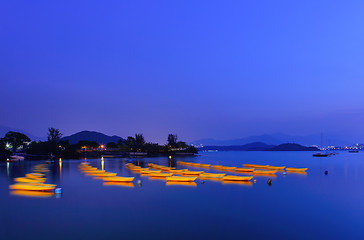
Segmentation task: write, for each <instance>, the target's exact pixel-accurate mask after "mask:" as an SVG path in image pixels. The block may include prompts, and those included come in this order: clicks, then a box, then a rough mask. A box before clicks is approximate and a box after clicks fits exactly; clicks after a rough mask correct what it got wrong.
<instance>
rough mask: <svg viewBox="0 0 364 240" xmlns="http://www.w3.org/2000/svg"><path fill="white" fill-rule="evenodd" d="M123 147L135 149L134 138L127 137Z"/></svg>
mask: <svg viewBox="0 0 364 240" xmlns="http://www.w3.org/2000/svg"><path fill="white" fill-rule="evenodd" d="M125 145H126V146H127V147H128V148H135V138H133V137H130V136H129V137H128V138H127V139H126V140H125Z"/></svg>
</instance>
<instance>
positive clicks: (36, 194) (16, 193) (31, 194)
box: [10, 190, 55, 198]
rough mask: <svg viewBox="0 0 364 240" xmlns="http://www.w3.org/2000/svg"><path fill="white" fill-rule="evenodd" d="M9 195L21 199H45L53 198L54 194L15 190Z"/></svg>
mask: <svg viewBox="0 0 364 240" xmlns="http://www.w3.org/2000/svg"><path fill="white" fill-rule="evenodd" d="M10 195H14V196H22V197H38V198H47V197H53V196H54V195H55V194H54V193H53V192H39V191H26V190H15V191H10Z"/></svg>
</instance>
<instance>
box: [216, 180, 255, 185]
mask: <svg viewBox="0 0 364 240" xmlns="http://www.w3.org/2000/svg"><path fill="white" fill-rule="evenodd" d="M222 184H235V185H244V186H253V183H252V182H250V181H227V180H224V181H222Z"/></svg>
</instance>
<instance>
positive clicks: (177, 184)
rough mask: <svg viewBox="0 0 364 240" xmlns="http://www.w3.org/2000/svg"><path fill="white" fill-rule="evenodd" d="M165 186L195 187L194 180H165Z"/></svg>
mask: <svg viewBox="0 0 364 240" xmlns="http://www.w3.org/2000/svg"><path fill="white" fill-rule="evenodd" d="M166 186H189V187H197V184H196V183H195V182H170V181H167V182H166Z"/></svg>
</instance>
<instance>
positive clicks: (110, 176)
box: [79, 162, 134, 185]
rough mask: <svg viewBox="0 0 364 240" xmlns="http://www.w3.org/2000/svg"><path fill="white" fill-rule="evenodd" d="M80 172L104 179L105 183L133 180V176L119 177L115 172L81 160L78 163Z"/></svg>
mask: <svg viewBox="0 0 364 240" xmlns="http://www.w3.org/2000/svg"><path fill="white" fill-rule="evenodd" d="M79 169H80V170H81V172H83V173H85V175H86V176H93V177H96V178H99V179H102V180H104V182H105V183H106V184H105V185H112V184H113V183H130V182H132V181H133V180H134V177H120V176H116V175H117V173H112V172H106V171H105V170H103V169H98V168H96V167H92V166H91V165H90V164H89V163H87V162H83V163H81V164H80V165H79Z"/></svg>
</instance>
